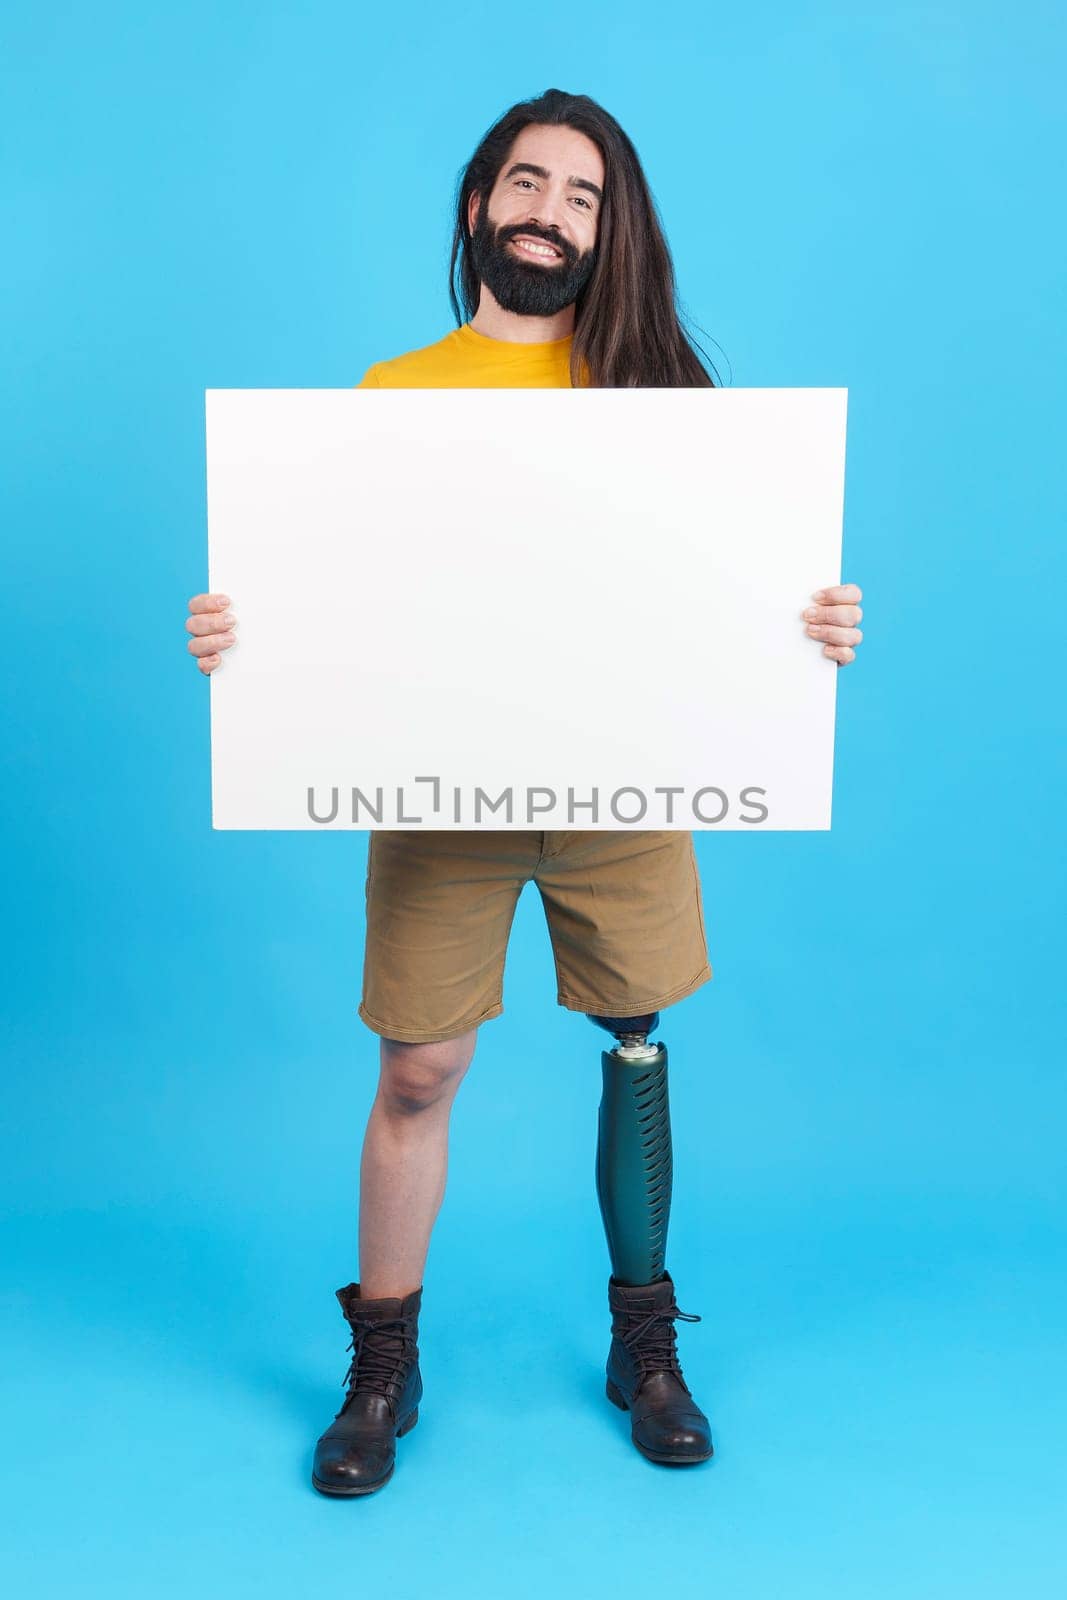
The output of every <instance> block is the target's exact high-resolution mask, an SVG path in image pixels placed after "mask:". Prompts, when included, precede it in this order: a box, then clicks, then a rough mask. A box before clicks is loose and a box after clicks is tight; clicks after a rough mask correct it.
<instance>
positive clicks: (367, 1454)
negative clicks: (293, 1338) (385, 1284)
mask: <svg viewBox="0 0 1067 1600" xmlns="http://www.w3.org/2000/svg"><path fill="white" fill-rule="evenodd" d="M337 1299H338V1301H339V1303H340V1306H341V1310H342V1311H343V1312H344V1314H345V1320H346V1321H347V1322H348V1325H349V1327H350V1328H351V1330H352V1342H351V1343H350V1345H349V1347H348V1348H349V1349H350V1350H351V1351H352V1352H353V1354H352V1363H351V1365H350V1366H349V1369H348V1371H347V1372H346V1374H345V1377H344V1380H343V1381H344V1382H345V1383H346V1384H347V1385H348V1394H347V1396H346V1398H345V1403H344V1405H343V1406H342V1407H341V1409H340V1411H339V1412H338V1413H337V1416H336V1417H335V1418H334V1421H333V1423H332V1424H331V1426H330V1427H328V1428H327V1429H326V1432H325V1433H324V1434H323V1435H322V1438H321V1439H320V1440H319V1442H318V1444H317V1445H316V1446H315V1465H314V1467H313V1468H312V1473H311V1481H312V1483H313V1484H314V1485H315V1488H316V1489H318V1490H319V1492H320V1493H321V1494H333V1495H354V1494H371V1493H372V1492H373V1491H374V1490H375V1489H380V1488H381V1487H382V1484H383V1483H387V1482H388V1481H389V1479H390V1478H391V1477H392V1475H393V1468H394V1467H395V1466H396V1441H397V1440H398V1439H399V1438H401V1437H402V1436H403V1435H404V1434H405V1433H408V1432H409V1431H410V1429H412V1428H413V1427H414V1426H415V1424H416V1422H417V1421H418V1420H419V1401H420V1400H421V1399H422V1376H421V1374H420V1372H419V1345H418V1337H419V1325H418V1317H419V1308H420V1306H421V1304H422V1289H421V1288H419V1289H413V1290H412V1292H411V1293H410V1294H409V1295H405V1296H404V1298H403V1299H402V1300H400V1299H383V1300H364V1299H362V1298H361V1297H360V1292H359V1284H358V1283H350V1284H348V1285H347V1286H346V1287H345V1288H344V1289H338V1290H337Z"/></svg>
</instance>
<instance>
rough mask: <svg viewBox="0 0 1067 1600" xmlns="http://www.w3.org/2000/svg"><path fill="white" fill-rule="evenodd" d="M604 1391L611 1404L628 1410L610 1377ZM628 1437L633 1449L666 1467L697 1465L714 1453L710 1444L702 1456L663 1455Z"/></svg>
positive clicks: (621, 1409) (713, 1448) (709, 1458)
mask: <svg viewBox="0 0 1067 1600" xmlns="http://www.w3.org/2000/svg"><path fill="white" fill-rule="evenodd" d="M606 1393H607V1397H608V1399H609V1400H610V1401H611V1403H612V1405H613V1406H618V1408H619V1410H620V1411H629V1409H630V1407H629V1405H628V1404H627V1402H626V1400H625V1398H624V1396H623V1393H622V1390H621V1389H619V1388H618V1387H617V1386H616V1385H615V1384H614V1383H612V1381H611V1379H610V1378H609V1379H608V1385H607V1390H606ZM630 1437H631V1439H633V1445H634V1449H635V1450H640V1452H641V1454H642V1455H643V1456H644V1457H645V1459H646V1460H647V1461H655V1462H657V1463H659V1464H661V1465H662V1466H666V1467H696V1466H699V1465H700V1463H701V1462H702V1461H710V1460H711V1458H712V1456H713V1455H714V1454H715V1446H714V1445H712V1447H711V1449H710V1450H708V1451H707V1453H706V1454H705V1455H702V1456H672V1455H665V1454H663V1453H661V1452H660V1451H658V1450H646V1449H645V1447H644V1445H643V1444H640V1443H638V1441H637V1440H636V1439H634V1438H633V1435H632V1434H631V1435H630Z"/></svg>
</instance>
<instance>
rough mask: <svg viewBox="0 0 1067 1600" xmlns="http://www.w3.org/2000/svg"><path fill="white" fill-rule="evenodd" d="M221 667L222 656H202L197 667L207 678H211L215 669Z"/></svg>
mask: <svg viewBox="0 0 1067 1600" xmlns="http://www.w3.org/2000/svg"><path fill="white" fill-rule="evenodd" d="M221 665H222V657H221V656H202V657H201V658H200V660H199V661H198V662H197V666H198V667H199V668H200V671H201V672H202V673H203V674H204V677H205V678H208V677H210V676H211V674H212V673H213V672H214V670H215V668H216V667H218V666H221Z"/></svg>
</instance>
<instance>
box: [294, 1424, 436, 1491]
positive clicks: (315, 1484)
mask: <svg viewBox="0 0 1067 1600" xmlns="http://www.w3.org/2000/svg"><path fill="white" fill-rule="evenodd" d="M418 1420H419V1408H418V1406H416V1407H415V1409H414V1411H413V1412H412V1413H411V1415H410V1417H408V1419H407V1421H406V1422H405V1423H404V1424H403V1425H402V1426H401V1427H399V1428H398V1429H397V1430H396V1436H397V1438H398V1439H402V1438H403V1437H404V1435H405V1433H410V1432H411V1430H412V1428H413V1427H414V1426H415V1424H416V1422H418ZM395 1471H396V1462H395V1461H394V1462H393V1465H392V1466H391V1467H390V1468H389V1471H388V1472H387V1473H386V1474H385V1477H384V1478H379V1479H378V1482H377V1483H368V1484H360V1486H359V1487H358V1488H355V1489H341V1488H339V1487H338V1486H337V1485H336V1484H328V1483H323V1482H322V1480H321V1479H320V1478H316V1476H315V1474H314V1473H312V1474H311V1486H312V1488H313V1489H317V1490H318V1491H319V1493H320V1494H325V1495H329V1496H330V1497H331V1499H334V1500H353V1499H355V1498H356V1496H357V1495H361V1494H374V1492H375V1491H376V1490H377V1489H384V1488H385V1485H386V1484H387V1483H388V1482H389V1479H390V1478H391V1477H392V1476H393V1473H394V1472H395Z"/></svg>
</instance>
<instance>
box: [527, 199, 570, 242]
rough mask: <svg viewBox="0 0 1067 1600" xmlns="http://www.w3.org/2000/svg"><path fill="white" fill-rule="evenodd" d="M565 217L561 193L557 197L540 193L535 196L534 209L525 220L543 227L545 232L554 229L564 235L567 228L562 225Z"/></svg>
mask: <svg viewBox="0 0 1067 1600" xmlns="http://www.w3.org/2000/svg"><path fill="white" fill-rule="evenodd" d="M566 217H567V206H566V201H565V200H564V199H563V197H562V195H561V196H559V197H557V196H554V195H549V194H541V195H538V197H537V206H536V209H531V211H530V215H529V217H528V219H527V220H528V221H529V222H532V223H533V224H534V225H535V226H536V227H539V228H543V229H544V231H545V232H546V233H550V232H552V230H553V229H554V230H555V231H556V232H557V233H561V234H563V235H564V237H566V233H567V230H566V227H565V225H564V224H565V222H566Z"/></svg>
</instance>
